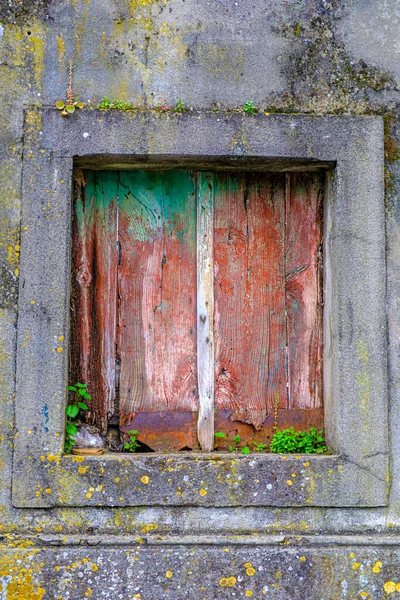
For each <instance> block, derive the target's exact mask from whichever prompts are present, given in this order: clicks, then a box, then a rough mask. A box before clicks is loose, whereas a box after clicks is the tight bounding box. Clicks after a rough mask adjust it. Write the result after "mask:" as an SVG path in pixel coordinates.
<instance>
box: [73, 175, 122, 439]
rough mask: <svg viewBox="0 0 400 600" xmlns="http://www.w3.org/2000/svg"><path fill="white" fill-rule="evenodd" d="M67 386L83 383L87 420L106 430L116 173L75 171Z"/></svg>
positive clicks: (110, 401) (111, 377)
mask: <svg viewBox="0 0 400 600" xmlns="http://www.w3.org/2000/svg"><path fill="white" fill-rule="evenodd" d="M75 196H76V201H75V205H74V209H75V210H74V227H73V232H74V233H73V250H74V251H73V257H74V258H73V260H74V264H73V271H72V272H73V276H72V330H71V334H72V335H71V344H70V351H71V356H72V360H71V374H70V382H71V383H75V382H76V381H81V382H84V383H87V385H88V391H89V393H90V394H91V396H92V400H91V401H90V402H88V405H89V411H88V413H87V415H86V417H87V419H88V421H89V422H91V423H95V424H96V425H97V426H98V427H100V429H101V431H102V432H103V433H106V431H107V422H108V420H109V418H110V417H111V415H112V414H113V412H114V399H115V334H116V303H117V265H118V252H117V234H118V232H117V203H118V174H117V173H116V172H110V174H109V175H108V176H107V177H104V176H101V177H98V176H97V174H96V173H95V172H92V171H87V172H84V171H81V170H80V169H79V170H76V171H75Z"/></svg>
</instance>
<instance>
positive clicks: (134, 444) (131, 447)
mask: <svg viewBox="0 0 400 600" xmlns="http://www.w3.org/2000/svg"><path fill="white" fill-rule="evenodd" d="M128 435H129V442H126V443H125V444H124V450H127V451H128V452H136V450H137V448H140V443H139V442H138V441H137V439H136V436H137V435H139V432H138V431H137V430H136V429H132V430H131V431H128Z"/></svg>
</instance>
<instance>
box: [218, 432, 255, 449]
mask: <svg viewBox="0 0 400 600" xmlns="http://www.w3.org/2000/svg"><path fill="white" fill-rule="evenodd" d="M214 436H215V437H216V438H225V437H227V435H226V433H224V432H223V431H217V432H216V433H214ZM240 439H241V438H240V435H235V437H234V438H233V441H234V443H235V446H229V452H238V451H239V450H240V451H241V452H242V454H250V448H249V447H248V446H244V447H243V448H239V446H238V444H240Z"/></svg>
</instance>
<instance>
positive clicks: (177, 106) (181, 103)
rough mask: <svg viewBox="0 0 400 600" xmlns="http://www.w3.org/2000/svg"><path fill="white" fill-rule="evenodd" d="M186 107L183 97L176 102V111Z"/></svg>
mask: <svg viewBox="0 0 400 600" xmlns="http://www.w3.org/2000/svg"><path fill="white" fill-rule="evenodd" d="M184 109H185V103H184V101H183V100H182V98H178V102H177V103H176V106H175V110H176V112H183V111H184Z"/></svg>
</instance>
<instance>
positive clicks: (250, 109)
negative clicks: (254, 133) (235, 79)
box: [243, 100, 257, 115]
mask: <svg viewBox="0 0 400 600" xmlns="http://www.w3.org/2000/svg"><path fill="white" fill-rule="evenodd" d="M243 112H245V113H247V114H248V115H254V113H256V112H257V109H256V107H255V106H254V102H253V101H252V100H247V102H245V104H244V106H243Z"/></svg>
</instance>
